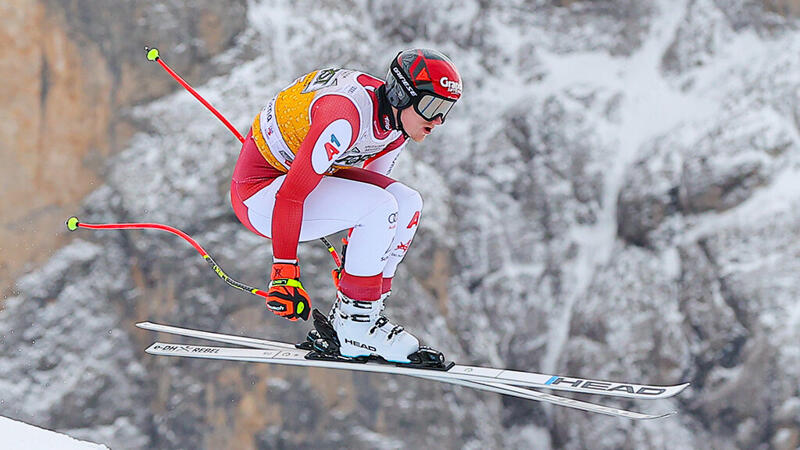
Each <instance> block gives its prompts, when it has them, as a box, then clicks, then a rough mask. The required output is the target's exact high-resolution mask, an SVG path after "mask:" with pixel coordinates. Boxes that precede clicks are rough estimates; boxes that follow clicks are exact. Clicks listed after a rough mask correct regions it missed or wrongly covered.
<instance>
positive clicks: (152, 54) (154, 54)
mask: <svg viewBox="0 0 800 450" xmlns="http://www.w3.org/2000/svg"><path fill="white" fill-rule="evenodd" d="M144 51H145V52H147V60H148V61H155V62H157V63H158V64H160V65H161V67H163V68H164V70H166V71H167V73H169V74H170V75H172V78H174V79H175V81H177V82H178V83H180V85H181V86H183V87H184V88H186V90H187V91H189V93H190V94H192V95H194V98H196V99H197V100H199V101H200V103H202V104H203V105H205V107H206V108H208V110H209V111H211V112H212V113H213V114H214V115H215V116H217V119H219V120H220V121H221V122H222V123H224V124H225V126H226V127H228V129H229V130H231V133H233V135H234V136H236V139H239V142H244V137H242V134H241V133H239V131H238V130H237V129H236V128H234V127H233V125H231V123H230V122H228V119H226V118H225V117H223V115H222V114H220V112H219V111H217V109H216V108H214V107H213V106H211V103H208V102H207V101H206V99H204V98H203V97H202V96H200V94H198V93H197V91H195V90H194V88H192V87H191V86H189V83H187V82H186V81H184V79H183V78H181V76H180V75H178V74H177V73H175V71H174V70H172V69H170V67H169V66H168V65H167V63H165V62H164V61H163V60H162V59H161V56H160V55H159V53H158V49H157V48H150V47H145V48H144Z"/></svg>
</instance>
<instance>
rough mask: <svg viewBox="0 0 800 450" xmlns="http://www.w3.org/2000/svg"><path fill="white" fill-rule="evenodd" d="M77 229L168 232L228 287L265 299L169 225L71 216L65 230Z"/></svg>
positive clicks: (191, 240) (260, 291) (263, 294)
mask: <svg viewBox="0 0 800 450" xmlns="http://www.w3.org/2000/svg"><path fill="white" fill-rule="evenodd" d="M78 228H88V229H92V230H129V229H139V230H141V229H155V230H164V231H169V232H170V233H172V234H175V235H178V236H180V237H182V238H183V239H184V240H186V241H187V242H188V243H189V244H191V245H192V247H194V249H195V250H197V251H198V253H200V255H202V256H203V259H205V260H206V262H207V263H208V264H209V265H210V266H211V269H212V270H213V271H214V273H216V274H217V275H218V276H219V277H220V278H222V279H223V280H224V281H225V282H226V283H228V285H230V286H232V287H235V288H236V289H239V290H240V291H246V292H249V293H251V294H253V295H256V296H259V297H264V298H266V297H267V293H266V292H264V291H262V290H261V289H258V288H254V287H252V286H249V285H247V284H244V283H241V282H239V281H236V280H234V279H233V278H231V277H229V276H228V274H226V273H225V271H224V270H222V268H221V267H220V266H219V265H218V264H217V263H216V262H215V261H214V259H213V258H211V255H209V254H208V252H207V251H205V249H203V247H201V246H200V244H198V243H197V241H195V240H194V239H192V238H191V237H190V236H189V235H188V234H186V233H184V232H183V231H181V230H179V229H177V228H173V227H171V226H169V225H162V224H160V223H103V224H95V223H81V222H80V221H79V220H78V218H77V217H75V216H72V217H70V218H69V219H67V229H68V230H69V231H75V230H77V229H78Z"/></svg>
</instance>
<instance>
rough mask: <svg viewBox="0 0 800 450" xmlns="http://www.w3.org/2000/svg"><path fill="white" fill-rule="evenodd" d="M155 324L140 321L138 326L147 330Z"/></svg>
mask: <svg viewBox="0 0 800 450" xmlns="http://www.w3.org/2000/svg"><path fill="white" fill-rule="evenodd" d="M153 325H155V324H154V323H153V322H139V323H137V324H136V326H137V327H139V328H144V329H145V330H149V329H150V328H152V326H153Z"/></svg>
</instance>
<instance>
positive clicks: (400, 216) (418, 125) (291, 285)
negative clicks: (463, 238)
mask: <svg viewBox="0 0 800 450" xmlns="http://www.w3.org/2000/svg"><path fill="white" fill-rule="evenodd" d="M386 78H387V79H386V81H385V82H384V81H382V80H380V79H378V78H376V77H373V76H371V75H368V74H366V73H362V72H358V71H354V70H346V69H324V70H317V71H314V72H311V73H308V74H306V75H303V76H301V77H300V78H298V79H296V80H295V81H294V82H293V83H292V84H290V85H289V86H288V87H287V88H285V89H284V90H282V91H281V92H279V93H278V94H277V95H276V96H275V97H273V98H272V99H271V100H270V101H269V103H268V104H267V105H266V106H265V107H264V108H263V109H262V110H261V112H260V113H259V114H258V115H257V116H256V118H255V120H254V122H253V126H252V128H251V129H250V132H249V133H248V135H247V137H246V138H245V140H244V143H243V146H242V150H241V153H240V154H239V159H238V161H237V163H236V168H235V169H234V173H233V180H232V183H231V202H232V204H233V208H234V211H235V213H236V216H237V217H238V218H239V220H240V221H241V222H242V223H243V224H244V225H245V226H246V227H247V228H248V229H250V230H251V231H253V232H254V233H257V234H259V235H261V236H264V237H267V238H270V239H272V248H273V258H274V259H273V264H272V271H271V281H270V287H269V291H268V295H267V300H266V306H267V308H269V309H270V310H271V311H272V312H273V313H275V314H277V315H279V316H282V317H284V318H287V319H289V320H292V321H296V320H297V319H298V318H302V319H303V320H307V319H308V317H309V314H310V312H311V300H310V297H309V295H308V293H307V292H306V291H305V289H304V288H303V286H302V284H301V283H300V268H299V263H298V260H297V246H298V243H299V242H302V241H308V240H313V239H317V238H320V237H324V236H327V235H330V234H333V233H336V232H339V231H342V230H348V229H349V230H350V234H349V238H348V248H347V257H346V258H345V262H344V267H343V268H342V270H341V271H340V276H339V279H338V283H337V284H338V286H337V293H336V301H335V302H334V305H333V308H332V309H331V312H330V314H329V316H328V320H329V322H330V325H332V329H333V330H332V331H333V332H335V335H336V337H337V338H338V343H337V344H338V346H339V348H338V352H339V354H340V355H341V356H344V357H348V358H356V357H372V356H379V357H382V358H383V359H385V360H387V361H391V362H395V363H414V362H415V361H416V359H415V358H414V355H415V354H417V353H418V352H419V351H420V345H419V340H418V339H417V338H416V337H414V336H413V335H412V334H410V333H409V332H408V331H405V330H404V329H403V327H401V326H398V325H395V324H393V323H391V322H390V321H389V320H388V319H387V318H386V317H385V316H384V315H383V314H382V311H383V308H384V301H385V300H386V299H387V297H388V296H389V294H390V292H391V286H392V278H393V276H394V274H395V270H396V268H397V265H398V264H399V263H400V261H402V259H403V257H404V256H405V254H406V251H407V250H408V248H409V245H410V244H411V241H412V240H413V238H414V234H415V232H416V231H417V227H418V226H419V221H420V214H421V212H422V198H421V197H420V195H419V193H418V192H417V191H415V190H414V189H412V188H410V187H408V186H406V185H404V184H402V183H400V182H398V181H395V180H394V179H392V178H390V177H389V172H390V171H391V169H392V167H393V165H394V162H395V159H396V158H397V156H398V155H399V154H400V152H402V151H403V149H404V148H405V146H406V143H407V139H408V138H411V139H412V140H414V141H415V142H422V141H423V140H424V139H425V137H426V136H427V135H428V134H430V133H431V132H433V130H434V129H435V128H436V127H437V126H440V125H442V124H443V123H444V121H445V118H446V117H447V114H448V112H450V109H451V108H452V107H453V105H454V104H455V103H456V101H457V100H458V99H459V98H460V97H461V77H460V75H459V73H458V71H457V70H456V67H455V66H454V65H453V63H452V62H451V61H450V60H449V59H448V58H447V57H446V56H445V55H443V54H442V53H440V52H438V51H435V50H428V49H411V50H406V51H403V52H400V53H399V54H398V55H397V56H396V57H395V58H394V59H393V60H392V62H391V65H390V68H389V72H388V74H387V77H386ZM318 329H319V327H318ZM409 356H411V359H410V358H409Z"/></svg>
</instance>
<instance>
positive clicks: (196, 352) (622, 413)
mask: <svg viewBox="0 0 800 450" xmlns="http://www.w3.org/2000/svg"><path fill="white" fill-rule="evenodd" d="M145 351H146V352H147V353H149V354H151V355H160V356H179V357H190V358H202V359H216V360H226V361H240V362H259V363H274V364H283V365H294V366H306V367H323V368H329V369H344V370H361V371H367V372H378V373H389V374H396V375H409V376H413V377H417V378H423V379H428V380H432V381H439V382H443V383H450V384H456V385H460V386H465V387H469V388H473V389H478V390H483V391H489V392H495V393H498V394H504V395H509V396H513V397H518V398H523V399H528V400H538V401H543V402H547V403H552V404H555V405H560V406H566V407H570V408H574V409H579V410H582V411H587V412H596V413H600V414H606V415H610V416H615V417H625V418H629V419H637V420H641V419H658V418H662V417H667V416H671V415H673V414H675V411H670V412H667V413H662V414H645V413H640V412H636V411H629V410H625V409H620V408H614V407H610V406H605V405H598V404H595V403H589V402H584V401H580V400H575V399H570V398H566V397H559V396H557V395H553V394H547V393H544V392H538V391H534V390H530V389H525V388H521V387H518V386H512V385H507V384H504V383H499V382H492V381H485V382H476V381H470V380H464V379H460V378H447V377H442V376H441V375H440V374H442V373H446V372H437V371H432V370H425V369H416V370H418V371H420V372H427V373H426V374H411V373H407V372H408V371H409V370H412V369H405V368H403V367H397V366H392V365H387V364H370V363H351V362H335V361H320V360H309V359H306V358H305V355H306V353H308V351H305V350H297V349H293V348H271V349H269V348H265V349H243V348H230V347H211V346H199V345H188V344H168V343H162V342H155V343H153V345H151V346H150V347H148V348H147V349H146V350H145Z"/></svg>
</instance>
